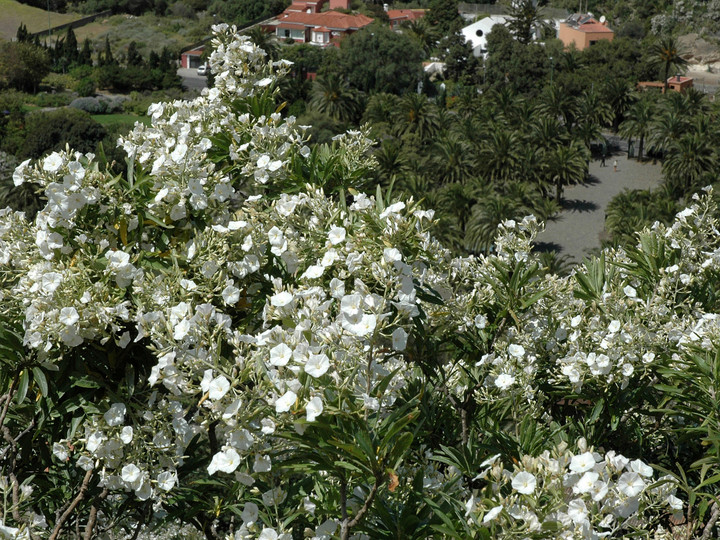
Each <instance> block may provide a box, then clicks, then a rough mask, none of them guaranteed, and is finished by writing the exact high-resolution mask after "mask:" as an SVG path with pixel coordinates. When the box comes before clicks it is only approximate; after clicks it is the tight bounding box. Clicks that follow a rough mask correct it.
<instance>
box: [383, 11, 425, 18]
mask: <svg viewBox="0 0 720 540" xmlns="http://www.w3.org/2000/svg"><path fill="white" fill-rule="evenodd" d="M387 16H388V18H389V19H390V20H391V21H394V20H396V19H413V20H414V19H421V18H422V17H424V16H425V10H424V9H391V10H388V12H387Z"/></svg>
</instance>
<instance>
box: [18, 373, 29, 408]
mask: <svg viewBox="0 0 720 540" xmlns="http://www.w3.org/2000/svg"><path fill="white" fill-rule="evenodd" d="M29 384H30V372H29V371H28V370H27V369H23V370H22V372H20V380H19V382H18V388H17V393H16V394H15V400H16V401H17V403H18V405H19V404H20V403H22V402H23V401H25V396H27V391H28V385H29Z"/></svg>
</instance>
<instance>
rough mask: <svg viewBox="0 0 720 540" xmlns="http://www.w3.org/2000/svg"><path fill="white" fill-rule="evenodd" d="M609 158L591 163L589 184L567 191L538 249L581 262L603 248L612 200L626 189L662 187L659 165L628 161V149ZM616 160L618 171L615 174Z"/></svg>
mask: <svg viewBox="0 0 720 540" xmlns="http://www.w3.org/2000/svg"><path fill="white" fill-rule="evenodd" d="M621 148H622V150H624V151H620V152H617V153H616V154H615V155H613V156H610V157H608V159H607V160H606V164H607V166H606V167H600V161H599V160H594V161H591V162H590V183H588V184H586V185H582V186H570V187H568V188H566V189H565V192H564V196H565V202H564V208H563V210H562V211H561V212H560V214H559V215H558V218H557V219H556V220H555V221H550V222H548V223H547V224H546V226H545V231H544V232H543V233H542V234H540V235H539V236H538V238H537V241H538V243H539V244H540V245H539V247H541V248H549V249H553V248H554V249H557V250H558V251H559V252H560V255H568V256H569V257H570V258H571V259H573V260H574V261H575V262H581V261H582V259H583V257H585V256H587V254H588V251H589V250H592V249H595V248H599V247H600V235H601V234H602V232H603V230H604V227H605V209H606V208H607V205H608V203H609V202H610V200H611V199H612V198H613V197H614V196H615V195H617V194H618V193H620V192H621V191H622V190H623V189H625V188H627V189H651V188H653V187H656V186H658V185H659V184H660V182H661V180H662V170H661V166H660V163H659V162H658V163H653V162H652V161H650V162H643V163H639V162H638V161H637V160H635V159H627V152H626V146H625V145H624V144H623V145H622V146H621ZM636 150H637V148H636ZM615 159H617V162H618V171H617V172H614V171H613V160H615Z"/></svg>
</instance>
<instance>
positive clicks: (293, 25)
mask: <svg viewBox="0 0 720 540" xmlns="http://www.w3.org/2000/svg"><path fill="white" fill-rule="evenodd" d="M331 5H332V3H331ZM372 22H373V20H372V19H371V18H370V17H366V16H365V15H351V14H348V13H341V12H339V11H324V12H322V13H301V12H296V11H287V10H286V11H284V12H283V13H282V14H280V15H279V16H278V18H277V19H276V20H275V21H274V22H273V23H271V24H270V25H268V26H270V27H271V28H274V33H275V35H276V36H277V37H278V39H286V38H292V39H294V40H295V41H298V42H300V43H311V44H313V45H319V46H321V47H326V46H328V45H330V44H335V43H337V42H338V41H340V40H341V39H342V38H343V37H345V36H347V35H349V34H352V33H353V32H357V31H358V30H360V29H361V28H364V27H366V26H368V25H369V24H371V23H372Z"/></svg>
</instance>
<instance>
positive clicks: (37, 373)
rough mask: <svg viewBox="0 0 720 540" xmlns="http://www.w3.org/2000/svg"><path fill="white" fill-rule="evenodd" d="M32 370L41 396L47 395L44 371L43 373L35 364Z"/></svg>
mask: <svg viewBox="0 0 720 540" xmlns="http://www.w3.org/2000/svg"><path fill="white" fill-rule="evenodd" d="M32 371H33V379H34V380H35V383H36V384H37V385H38V387H39V388H40V393H41V394H42V395H43V397H47V395H48V383H47V379H46V378H45V373H43V370H42V369H40V368H39V367H37V366H36V367H34V368H32Z"/></svg>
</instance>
